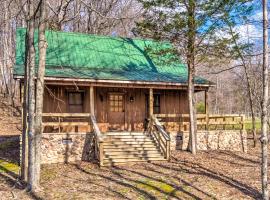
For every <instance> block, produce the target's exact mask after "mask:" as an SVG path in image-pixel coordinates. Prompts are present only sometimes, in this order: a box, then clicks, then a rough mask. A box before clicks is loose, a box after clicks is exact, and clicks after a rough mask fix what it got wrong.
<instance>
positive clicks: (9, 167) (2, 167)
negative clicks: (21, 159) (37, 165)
mask: <svg viewBox="0 0 270 200" xmlns="http://www.w3.org/2000/svg"><path fill="white" fill-rule="evenodd" d="M19 169H20V167H19V166H18V165H17V164H15V163H12V162H8V161H5V160H1V159H0V173H1V172H2V173H3V172H13V173H16V174H19Z"/></svg>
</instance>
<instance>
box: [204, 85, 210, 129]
mask: <svg viewBox="0 0 270 200" xmlns="http://www.w3.org/2000/svg"><path fill="white" fill-rule="evenodd" d="M204 100H205V103H204V105H205V106H204V107H205V121H206V126H205V129H206V130H207V131H208V130H209V110H208V89H207V90H205V91H204Z"/></svg>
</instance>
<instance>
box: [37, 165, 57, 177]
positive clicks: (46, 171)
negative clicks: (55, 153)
mask: <svg viewBox="0 0 270 200" xmlns="http://www.w3.org/2000/svg"><path fill="white" fill-rule="evenodd" d="M56 176H57V172H56V170H55V169H54V168H53V167H48V166H47V167H43V168H42V170H41V177H42V181H49V180H53V179H54V178H56Z"/></svg>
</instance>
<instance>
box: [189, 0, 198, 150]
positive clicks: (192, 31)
mask: <svg viewBox="0 0 270 200" xmlns="http://www.w3.org/2000/svg"><path fill="white" fill-rule="evenodd" d="M188 4H189V5H188V33H187V34H188V44H187V51H188V53H187V65H188V103H189V104H188V105H189V123H190V126H189V132H190V133H189V145H188V149H189V151H191V152H192V154H196V152H197V130H196V129H197V127H196V126H197V125H196V110H195V98H194V77H195V36H196V24H195V2H194V0H189V2H188Z"/></svg>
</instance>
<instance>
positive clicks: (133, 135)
mask: <svg viewBox="0 0 270 200" xmlns="http://www.w3.org/2000/svg"><path fill="white" fill-rule="evenodd" d="M158 160H166V159H165V155H163V153H162V151H161V149H160V148H159V146H158V144H157V142H156V141H155V139H154V138H153V137H152V136H150V135H147V134H145V133H143V132H108V133H106V134H104V137H103V161H102V165H103V166H112V165H116V164H121V163H128V162H146V161H158Z"/></svg>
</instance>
